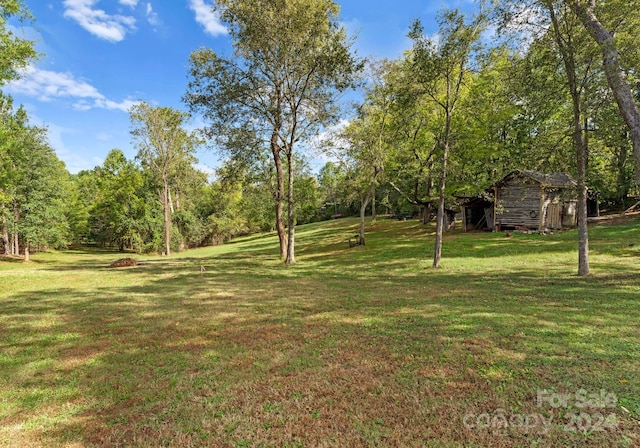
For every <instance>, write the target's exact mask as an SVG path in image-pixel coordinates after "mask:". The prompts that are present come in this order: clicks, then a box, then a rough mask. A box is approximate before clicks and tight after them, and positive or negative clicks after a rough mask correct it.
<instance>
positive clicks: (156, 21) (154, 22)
mask: <svg viewBox="0 0 640 448" xmlns="http://www.w3.org/2000/svg"><path fill="white" fill-rule="evenodd" d="M147 20H148V21H149V24H150V25H151V26H158V25H160V23H161V22H160V18H159V17H158V13H157V12H155V11H154V10H153V6H151V3H147Z"/></svg>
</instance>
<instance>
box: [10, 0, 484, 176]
mask: <svg viewBox="0 0 640 448" xmlns="http://www.w3.org/2000/svg"><path fill="white" fill-rule="evenodd" d="M338 3H339V4H340V5H341V8H342V14H341V20H342V21H343V22H344V23H345V25H346V26H347V28H348V29H349V31H350V32H351V33H352V34H354V35H357V40H356V45H355V48H356V50H357V51H358V54H359V55H360V56H376V57H389V58H395V57H397V56H399V55H400V54H401V53H402V51H403V50H405V49H407V48H409V46H410V43H409V41H408V39H407V37H406V34H407V30H408V28H409V25H410V24H411V22H412V20H413V19H415V18H420V19H422V21H423V23H424V25H425V30H426V32H427V33H433V32H435V30H436V28H437V25H436V23H435V16H436V14H437V12H438V10H439V9H440V8H441V7H443V6H447V7H461V8H469V7H471V5H472V3H473V0H451V1H425V0H422V1H418V0H396V1H389V0H342V1H339V2H338ZM25 4H26V5H27V7H28V8H29V9H30V11H31V12H32V13H33V15H34V17H35V21H34V22H33V23H30V24H26V25H22V29H20V30H19V31H18V33H20V34H21V35H23V36H26V37H29V38H31V39H34V40H36V41H37V49H38V51H39V52H41V53H43V56H42V57H41V58H40V59H39V60H38V61H36V62H35V63H34V64H33V65H32V66H31V67H30V68H29V70H28V71H27V73H25V76H24V77H23V78H22V79H21V80H19V81H17V82H14V83H12V84H10V85H8V86H4V87H3V90H4V91H5V92H7V93H10V94H11V95H12V96H13V97H14V99H15V102H16V103H19V104H23V105H24V106H25V107H26V108H27V110H28V111H29V113H30V116H31V118H32V122H33V123H34V124H39V125H42V124H44V125H46V126H47V127H48V129H49V140H50V144H51V146H52V147H53V148H54V149H55V150H56V152H57V154H58V156H59V157H60V159H62V160H63V161H64V162H65V163H66V165H67V168H68V169H69V171H71V172H72V173H76V172H78V171H80V170H83V169H91V168H93V167H94V166H96V165H100V164H102V162H103V161H104V158H105V156H106V154H107V153H108V152H109V151H110V150H111V149H113V148H119V149H121V150H122V151H123V152H124V153H125V155H127V157H129V158H132V157H134V156H135V149H134V148H133V146H132V144H131V138H130V135H129V130H130V121H129V114H128V109H129V107H130V106H131V105H132V104H134V103H135V102H136V101H139V100H143V101H147V102H150V103H152V104H156V105H161V106H171V107H175V108H177V109H181V110H185V109H186V107H185V105H184V104H183V103H182V102H181V98H182V96H183V95H184V93H185V91H186V86H187V82H188V80H187V67H188V58H189V55H190V53H191V52H192V51H193V50H195V49H197V48H200V47H203V46H204V47H209V48H212V49H214V50H215V51H216V52H219V53H221V54H225V55H230V54H231V50H230V43H229V38H228V35H227V34H226V31H225V29H224V27H223V26H222V25H221V24H220V23H219V22H218V20H217V18H216V17H215V16H214V15H213V13H212V9H211V6H212V4H213V0H162V1H160V0H148V1H145V0H25ZM197 125H198V119H197V117H194V120H193V122H192V124H191V126H193V127H196V126H197ZM198 157H199V158H200V160H201V164H202V168H205V166H209V167H212V166H215V164H216V156H215V155H214V154H212V153H211V152H209V151H207V150H202V151H200V152H199V154H198Z"/></svg>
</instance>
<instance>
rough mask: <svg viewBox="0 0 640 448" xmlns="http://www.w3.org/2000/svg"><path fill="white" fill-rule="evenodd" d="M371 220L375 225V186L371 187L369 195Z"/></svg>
mask: <svg viewBox="0 0 640 448" xmlns="http://www.w3.org/2000/svg"><path fill="white" fill-rule="evenodd" d="M371 219H372V221H373V222H374V223H375V222H376V186H375V185H374V186H373V191H372V193H371Z"/></svg>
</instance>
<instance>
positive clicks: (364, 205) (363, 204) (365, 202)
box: [358, 184, 375, 246]
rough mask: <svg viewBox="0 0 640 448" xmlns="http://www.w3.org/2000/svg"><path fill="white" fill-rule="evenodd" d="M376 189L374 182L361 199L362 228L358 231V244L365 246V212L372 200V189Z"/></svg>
mask: <svg viewBox="0 0 640 448" xmlns="http://www.w3.org/2000/svg"><path fill="white" fill-rule="evenodd" d="M374 189H375V185H374V184H372V185H371V188H370V189H369V191H367V194H366V195H365V196H364V197H361V199H360V229H359V231H358V235H359V236H358V244H360V245H361V246H364V243H365V240H364V218H365V214H366V212H367V206H368V205H369V201H370V200H371V196H372V191H373V190H374Z"/></svg>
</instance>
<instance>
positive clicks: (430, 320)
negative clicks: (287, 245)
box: [0, 219, 640, 447]
mask: <svg viewBox="0 0 640 448" xmlns="http://www.w3.org/2000/svg"><path fill="white" fill-rule="evenodd" d="M356 227H357V222H356V220H351V219H341V220H336V221H331V222H328V223H320V224H313V225H308V226H301V227H299V228H298V232H297V259H298V264H296V265H295V266H292V267H285V266H283V265H282V264H281V263H280V261H279V260H278V259H277V253H278V251H277V239H276V238H275V237H274V236H273V235H264V236H253V237H248V238H243V239H239V240H237V241H235V242H233V243H232V244H227V245H224V246H221V247H216V248H206V249H199V250H194V251H189V252H186V253H182V254H177V255H175V256H171V257H169V258H162V257H152V256H137V255H135V256H134V258H136V259H137V260H138V261H139V262H141V263H142V264H141V265H140V266H138V267H135V268H124V269H108V268H107V266H108V265H109V264H110V263H111V262H112V261H114V260H116V259H118V258H120V256H121V255H120V254H117V253H108V252H100V251H68V252H52V253H44V254H37V255H36V256H34V257H33V258H34V261H33V262H32V263H29V264H23V263H21V262H17V261H11V260H6V259H4V260H2V261H0V285H1V286H0V445H1V446H12V447H30V446H33V447H39V446H55V447H58V446H69V447H85V446H87V447H88V446H105V447H106V446H134V447H136V446H139V447H155V446H172V447H189V446H212V447H360V446H363V447H365V446H372V447H375V446H380V447H383V446H384V447H414V446H415V447H420V446H427V447H509V446H512V447H523V446H539V447H551V446H554V447H557V446H571V447H573V446H576V447H577V446H592V447H598V446H602V447H606V446H623V447H624V446H628V447H633V446H640V423H639V422H640V379H639V372H640V221H638V220H636V221H630V222H627V223H623V224H618V225H615V226H614V225H601V226H595V227H592V228H591V229H590V238H591V241H590V243H591V267H592V271H593V275H592V276H591V277H589V278H579V277H577V276H576V275H575V272H576V271H577V233H576V232H574V231H571V232H566V233H562V234H556V235H547V236H543V235H515V234H514V235H512V236H511V237H506V236H505V234H504V233H496V234H487V233H471V234H462V233H459V232H454V233H452V234H450V235H447V237H446V238H445V243H444V250H443V268H442V269H440V270H433V269H431V267H430V265H431V256H432V251H433V239H434V238H433V228H432V227H423V226H421V225H420V224H419V222H418V221H415V220H413V221H406V222H398V221H394V220H386V219H379V220H378V221H377V223H376V224H375V225H373V226H370V227H369V229H368V239H367V245H366V246H364V247H362V246H360V247H355V248H349V247H348V245H347V238H349V237H350V236H353V234H354V232H355V229H356ZM201 267H204V271H203V270H202V269H201ZM589 397H590V398H589ZM596 398H597V399H596ZM583 405H585V406H583ZM502 417H504V420H502V419H501V418H502Z"/></svg>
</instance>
